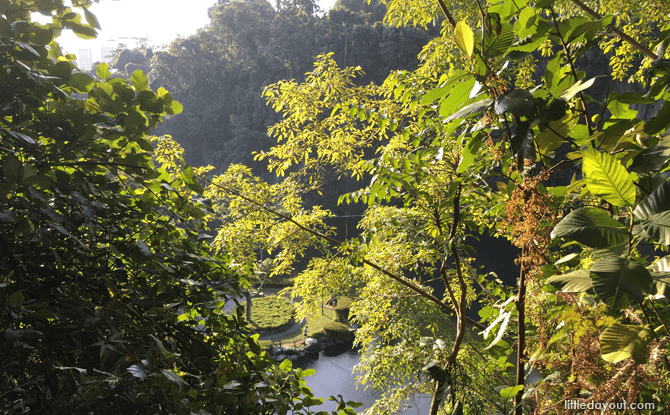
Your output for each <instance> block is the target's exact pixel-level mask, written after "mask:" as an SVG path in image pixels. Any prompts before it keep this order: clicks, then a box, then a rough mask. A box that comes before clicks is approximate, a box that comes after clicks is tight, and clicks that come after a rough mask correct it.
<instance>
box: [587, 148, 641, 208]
mask: <svg viewBox="0 0 670 415" xmlns="http://www.w3.org/2000/svg"><path fill="white" fill-rule="evenodd" d="M582 155H583V157H584V160H583V164H582V172H583V173H584V180H585V182H586V187H587V188H588V189H589V191H590V192H591V193H592V194H593V195H594V196H597V197H601V198H603V199H605V200H606V201H608V202H610V203H612V204H613V205H615V206H633V205H634V204H635V185H634V184H633V181H632V180H631V178H630V176H628V172H627V171H626V168H625V167H624V166H622V165H621V163H620V162H619V161H618V160H617V159H615V158H614V157H612V156H610V155H609V154H606V153H602V152H600V151H597V150H595V149H592V148H588V149H586V150H584V151H582Z"/></svg>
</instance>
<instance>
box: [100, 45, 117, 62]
mask: <svg viewBox="0 0 670 415" xmlns="http://www.w3.org/2000/svg"><path fill="white" fill-rule="evenodd" d="M115 49H116V48H115V47H112V46H104V47H102V48H100V60H101V61H102V62H107V63H111V62H112V58H113V56H112V52H114V50H115Z"/></svg>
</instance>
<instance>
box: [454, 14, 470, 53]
mask: <svg viewBox="0 0 670 415" xmlns="http://www.w3.org/2000/svg"><path fill="white" fill-rule="evenodd" d="M454 35H455V36H456V44H457V45H458V47H459V48H461V50H462V51H463V52H465V53H466V54H467V55H468V56H472V51H473V50H474V49H475V35H474V33H472V29H470V26H468V24H467V23H465V22H464V21H460V22H458V23H456V30H455V32H454Z"/></svg>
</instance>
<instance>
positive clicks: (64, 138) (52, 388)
mask: <svg viewBox="0 0 670 415" xmlns="http://www.w3.org/2000/svg"><path fill="white" fill-rule="evenodd" d="M72 3H73V5H72V7H68V6H65V5H64V4H63V1H59V0H56V1H48V2H44V1H33V0H23V1H8V0H1V1H0V62H1V64H2V70H1V71H0V168H1V174H0V253H1V254H0V331H2V336H1V337H0V350H2V353H0V413H3V414H14V413H26V412H30V413H44V414H46V413H48V414H57V413H71V414H90V413H96V414H104V413H124V414H156V413H173V414H192V413H199V414H207V413H225V414H261V413H267V414H273V413H282V414H283V413H286V412H287V411H289V410H292V411H293V413H296V412H297V413H304V414H311V413H313V412H312V411H310V409H309V407H310V406H314V405H318V404H319V403H320V402H322V401H323V400H321V399H314V397H313V395H312V394H311V392H310V390H309V389H308V388H306V387H305V382H304V380H302V376H303V375H306V374H309V372H302V371H301V370H300V369H297V370H293V369H291V365H290V362H285V363H283V364H282V365H281V366H279V365H277V363H276V362H275V361H274V360H273V359H271V358H270V357H269V355H268V354H267V353H265V352H264V351H263V350H262V349H261V347H260V346H259V345H258V343H257V341H256V339H257V336H250V335H249V331H250V327H249V326H248V325H247V323H246V322H245V321H244V319H243V318H242V316H241V315H240V314H237V315H225V314H222V313H220V310H221V307H222V306H223V304H224V303H225V302H226V300H228V299H230V298H231V297H232V296H237V295H239V293H240V289H241V288H244V287H248V286H249V284H250V283H249V278H250V276H251V275H252V270H251V269H250V268H246V267H244V266H240V265H239V264H235V263H234V262H232V258H231V257H230V256H228V255H226V254H221V255H213V254H212V252H213V249H212V247H211V246H210V244H209V243H208V242H207V238H206V234H204V233H203V232H204V231H206V230H207V224H206V222H207V220H209V219H211V211H210V210H208V207H207V202H206V201H205V200H204V199H202V197H201V194H202V193H203V189H202V187H201V185H200V184H199V183H198V179H197V175H198V174H203V173H204V172H205V171H206V170H205V169H200V170H194V169H192V168H191V167H190V166H188V165H185V163H184V162H183V159H182V158H181V155H180V153H179V151H178V150H177V149H176V148H175V147H174V146H172V145H171V144H172V142H171V140H169V137H161V138H157V137H153V138H152V137H150V136H149V134H150V132H151V131H152V129H153V128H155V127H156V126H157V125H158V124H160V123H161V122H162V121H163V119H164V117H166V116H168V115H176V114H178V113H179V112H181V110H182V106H181V104H180V103H178V102H177V101H176V100H174V99H173V98H172V96H171V94H170V93H169V92H167V91H166V90H165V89H164V88H159V89H158V90H157V91H156V92H154V91H152V90H151V89H149V86H148V85H149V81H148V79H147V78H146V76H145V75H144V73H143V72H142V71H139V70H137V71H134V72H132V74H131V75H130V80H129V81H126V80H124V79H122V78H110V71H109V68H108V66H107V65H106V64H102V65H100V66H98V68H97V71H96V74H95V76H89V75H86V74H84V73H81V72H79V71H78V70H77V68H76V67H75V65H74V64H73V63H72V61H73V60H74V56H72V55H68V56H63V55H62V54H61V52H60V48H59V46H58V43H56V41H55V40H54V39H55V38H56V37H57V36H58V35H59V34H60V32H61V30H63V29H71V30H73V31H74V32H75V33H76V34H77V35H78V36H80V37H85V38H91V37H94V36H95V34H96V31H95V28H96V27H97V26H98V23H97V19H96V18H95V16H94V15H93V14H91V13H90V12H89V11H88V10H87V9H86V5H87V4H88V2H83V1H73V2H72ZM35 12H39V13H42V14H44V15H47V16H51V17H52V22H51V23H49V24H44V25H41V24H38V23H34V22H31V13H35ZM84 22H85V23H84ZM152 142H153V145H152ZM154 146H155V148H156V150H155V151H154Z"/></svg>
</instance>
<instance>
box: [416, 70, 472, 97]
mask: <svg viewBox="0 0 670 415" xmlns="http://www.w3.org/2000/svg"><path fill="white" fill-rule="evenodd" d="M467 73H468V71H465V70H460V71H456V72H454V74H453V75H451V77H450V78H449V79H448V80H447V81H446V82H445V83H444V84H443V85H440V86H439V87H437V88H435V89H432V90H430V91H429V92H428V93H426V95H424V96H423V97H422V98H421V105H427V104H430V103H431V102H433V101H435V100H436V99H440V98H444V97H445V96H447V95H449V92H451V89H452V88H453V87H454V85H456V83H457V82H458V81H460V80H461V79H462V78H463V77H464V76H465V75H466V74H467Z"/></svg>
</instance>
